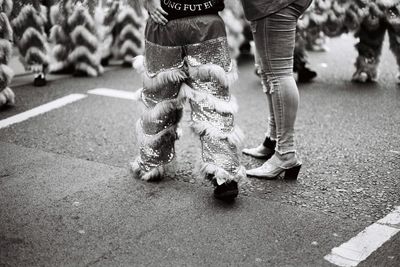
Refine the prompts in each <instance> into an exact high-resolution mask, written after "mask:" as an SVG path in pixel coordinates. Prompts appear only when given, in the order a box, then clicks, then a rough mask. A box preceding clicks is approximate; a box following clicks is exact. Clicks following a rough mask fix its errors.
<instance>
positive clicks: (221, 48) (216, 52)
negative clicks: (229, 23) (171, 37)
mask: <svg viewBox="0 0 400 267" xmlns="http://www.w3.org/2000/svg"><path fill="white" fill-rule="evenodd" d="M186 50H187V55H188V56H187V62H188V64H189V65H190V66H192V67H198V66H201V65H205V64H215V65H218V66H220V67H222V68H223V69H224V70H225V71H226V72H229V71H231V70H232V60H231V57H230V55H229V46H228V41H227V39H226V37H219V38H216V39H212V40H207V41H205V42H202V43H197V44H191V45H187V47H186Z"/></svg>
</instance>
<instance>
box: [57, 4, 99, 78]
mask: <svg viewBox="0 0 400 267" xmlns="http://www.w3.org/2000/svg"><path fill="white" fill-rule="evenodd" d="M95 7H96V1H95V0H62V1H60V2H59V3H58V4H57V5H55V6H54V7H53V8H52V9H53V10H52V11H51V20H52V23H53V25H54V26H53V27H52V29H51V34H50V38H51V39H52V41H53V42H54V43H55V46H54V48H53V57H54V62H53V63H52V64H51V71H53V72H59V73H60V72H61V73H62V72H67V73H68V72H74V74H75V75H76V76H92V77H96V76H99V75H101V74H102V73H103V67H102V66H101V64H100V61H101V50H100V46H99V36H98V34H97V29H96V23H95V21H94V17H93V16H94V11H95Z"/></svg>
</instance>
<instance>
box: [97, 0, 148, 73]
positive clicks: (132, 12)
mask: <svg viewBox="0 0 400 267" xmlns="http://www.w3.org/2000/svg"><path fill="white" fill-rule="evenodd" d="M143 9H144V8H143V5H142V3H141V1H139V0H124V1H122V0H119V1H111V0H109V1H107V2H106V3H105V7H104V8H103V7H100V6H98V7H97V8H96V15H95V19H96V24H97V25H98V27H97V30H98V33H99V38H100V40H101V45H100V49H101V58H102V61H101V63H102V65H103V66H107V65H108V64H109V60H110V59H112V58H115V59H119V60H122V62H123V63H122V65H123V66H125V67H132V60H133V58H134V57H136V56H138V55H142V54H143V52H144V26H145V22H146V18H147V13H146V12H145V11H144V10H143Z"/></svg>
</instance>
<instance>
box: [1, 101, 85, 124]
mask: <svg viewBox="0 0 400 267" xmlns="http://www.w3.org/2000/svg"><path fill="white" fill-rule="evenodd" d="M85 97H87V95H83V94H71V95H67V96H64V97H62V98H59V99H57V100H54V101H52V102H49V103H47V104H44V105H42V106H38V107H36V108H34V109H31V110H28V111H25V112H22V113H20V114H17V115H15V116H12V117H9V118H7V119H4V120H1V121H0V129H2V128H5V127H7V126H10V125H12V124H15V123H19V122H22V121H25V120H27V119H29V118H32V117H35V116H37V115H40V114H43V113H46V112H49V111H51V110H53V109H57V108H60V107H63V106H65V105H68V104H71V103H73V102H76V101H78V100H81V99H83V98H85Z"/></svg>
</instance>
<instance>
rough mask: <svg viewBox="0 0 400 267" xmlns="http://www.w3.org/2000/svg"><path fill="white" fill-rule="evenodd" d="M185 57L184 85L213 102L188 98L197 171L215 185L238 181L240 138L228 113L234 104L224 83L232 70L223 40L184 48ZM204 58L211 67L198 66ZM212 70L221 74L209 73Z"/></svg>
mask: <svg viewBox="0 0 400 267" xmlns="http://www.w3.org/2000/svg"><path fill="white" fill-rule="evenodd" d="M187 54H188V55H187V59H188V63H189V66H190V67H189V68H190V71H189V75H190V77H189V79H188V81H187V84H188V85H189V86H190V88H191V89H192V90H193V91H194V92H195V93H198V94H200V95H204V96H208V97H210V98H212V99H213V101H212V100H210V99H208V98H199V99H196V98H193V99H190V105H191V108H192V128H193V130H194V132H195V133H197V134H199V136H200V140H201V145H202V155H201V156H202V168H201V172H202V174H203V175H204V176H205V177H206V178H211V179H214V178H215V179H216V180H217V182H218V183H219V184H220V183H223V182H225V181H226V180H238V179H240V175H241V174H240V172H241V167H240V163H239V159H238V155H237V142H239V140H240V138H241V137H240V131H239V130H238V128H235V125H234V115H233V110H230V107H232V106H233V105H235V103H234V101H233V100H232V97H231V95H230V92H229V84H226V83H225V81H224V80H225V79H226V77H227V75H229V72H234V71H235V70H232V66H231V60H230V56H229V51H228V47H227V45H226V39H225V38H220V39H219V40H210V41H206V42H205V43H203V44H196V45H188V46H187ZM204 57H206V58H209V60H210V61H214V62H213V65H214V66H205V65H202V64H201V63H202V61H203V62H204V63H206V62H209V60H204ZM214 59H216V60H214ZM221 59H222V61H220V60H221ZM224 59H225V60H226V61H225V62H224ZM213 68H215V69H219V70H220V71H222V70H223V71H222V72H220V73H213V72H212V70H213ZM199 69H203V72H204V73H201V71H199V72H197V70H199ZM215 69H214V71H215ZM204 70H208V71H204Z"/></svg>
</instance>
